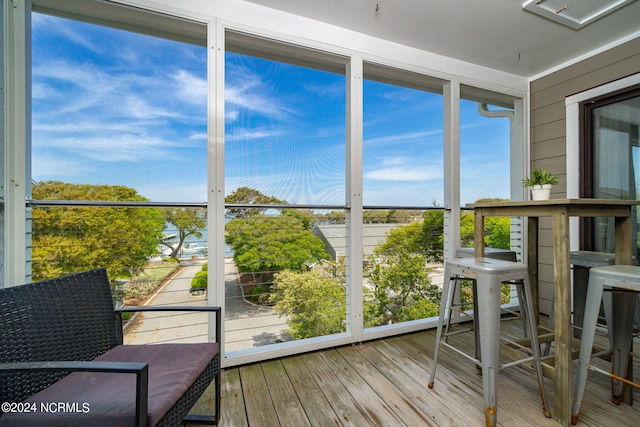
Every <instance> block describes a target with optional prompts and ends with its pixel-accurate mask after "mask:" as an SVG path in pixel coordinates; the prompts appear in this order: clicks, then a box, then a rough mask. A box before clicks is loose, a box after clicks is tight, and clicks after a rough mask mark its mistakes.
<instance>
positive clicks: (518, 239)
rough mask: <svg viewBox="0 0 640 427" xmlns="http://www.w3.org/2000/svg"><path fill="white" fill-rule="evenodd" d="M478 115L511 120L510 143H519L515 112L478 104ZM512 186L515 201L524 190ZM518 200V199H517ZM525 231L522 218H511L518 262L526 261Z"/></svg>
mask: <svg viewBox="0 0 640 427" xmlns="http://www.w3.org/2000/svg"><path fill="white" fill-rule="evenodd" d="M477 107H478V113H479V114H480V115H481V116H483V117H488V118H507V119H509V138H510V141H511V142H513V141H517V140H518V136H519V133H518V132H520V127H519V126H517V123H515V111H514V110H489V108H488V104H483V103H481V102H478V103H477ZM510 157H511V170H512V171H513V170H514V159H513V155H512V156H510ZM513 181H514V180H512V183H511V185H510V194H511V198H512V200H513V195H514V194H516V191H518V190H519V191H522V188H521V187H520V186H519V185H518V184H519V181H518V182H517V183H514V182H513ZM516 200H517V199H516ZM523 230H524V223H523V220H522V218H521V217H517V218H511V233H510V234H511V237H510V239H509V240H510V246H511V250H514V251H515V252H516V255H517V257H518V261H522V260H523V259H524V247H525V243H526V242H525V241H524V239H523V235H524V233H523Z"/></svg>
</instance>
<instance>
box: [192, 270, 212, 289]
mask: <svg viewBox="0 0 640 427" xmlns="http://www.w3.org/2000/svg"><path fill="white" fill-rule="evenodd" d="M207 277H208V274H207V272H206V271H198V272H197V273H196V274H195V276H193V279H191V289H207Z"/></svg>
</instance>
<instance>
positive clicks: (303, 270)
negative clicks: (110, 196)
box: [27, 201, 472, 351]
mask: <svg viewBox="0 0 640 427" xmlns="http://www.w3.org/2000/svg"><path fill="white" fill-rule="evenodd" d="M29 207H30V212H31V215H30V216H29V218H28V221H29V227H28V229H29V230H30V231H29V235H28V241H29V242H30V243H29V245H28V248H27V250H28V252H29V254H31V256H30V257H28V263H29V266H30V268H29V271H30V274H31V276H32V279H33V280H40V279H44V278H49V277H53V276H59V275H63V274H67V273H71V272H74V271H81V270H86V269H89V268H94V267H107V269H108V271H109V275H110V278H111V279H112V280H113V282H114V295H115V296H116V299H117V301H115V303H116V304H129V305H131V304H181V305H185V304H186V305H192V304H206V292H207V289H206V283H207V279H206V276H207V275H208V271H207V268H206V266H207V264H206V262H207V259H208V242H207V233H206V228H205V226H206V205H204V204H199V203H176V204H174V203H171V204H167V203H151V202H94V201H80V202H76V201H31V202H30V203H29ZM226 207H227V208H228V211H227V212H228V213H230V212H233V213H234V214H235V215H236V216H235V217H228V218H227V229H226V233H225V234H226V239H227V247H226V254H225V255H226V256H225V263H224V265H225V272H224V278H225V283H224V286H225V306H226V319H225V344H226V350H227V351H234V350H246V349H250V348H254V347H260V346H264V345H269V344H278V343H280V342H284V341H290V340H295V339H305V338H311V337H319V336H324V335H331V334H335V333H341V332H345V331H346V330H347V321H348V319H347V315H346V313H347V304H348V297H347V296H348V294H349V292H350V287H351V286H354V285H355V286H362V289H363V294H364V296H363V298H364V301H363V305H364V307H365V308H364V310H365V312H364V313H363V317H364V319H365V327H366V328H376V327H378V326H383V325H388V324H391V323H402V322H405V321H410V320H416V319H419V318H423V317H424V316H433V315H435V314H434V313H437V308H438V304H439V298H440V296H439V289H440V286H441V283H442V280H443V278H442V268H441V263H442V257H443V254H442V245H443V240H444V235H443V224H442V218H443V210H442V209H441V208H436V207H429V208H424V207H420V208H415V207H413V208H409V207H405V208H397V207H376V209H367V210H365V211H364V212H363V218H364V223H363V224H362V225H361V227H362V236H363V237H362V239H363V241H362V242H360V250H361V251H362V259H363V265H362V266H358V267H354V268H361V277H362V283H358V284H354V283H351V282H349V281H348V280H347V276H348V273H347V271H346V268H347V267H346V265H347V257H348V256H349V253H350V250H349V247H348V246H347V240H348V239H347V225H346V218H347V216H348V213H349V212H348V208H346V207H345V206H321V208H322V209H319V207H318V206H317V205H253V204H228V205H227V206H226ZM163 210H164V211H163ZM166 210H174V211H179V212H183V213H184V212H186V213H190V215H192V216H193V221H197V220H198V218H199V219H200V220H202V221H203V222H201V223H199V224H200V225H203V226H202V227H200V228H198V232H199V233H201V236H200V237H197V236H195V235H191V236H190V237H189V238H188V239H187V240H186V242H187V243H188V247H186V246H183V248H182V250H180V251H174V252H173V253H170V252H171V247H170V246H171V243H173V244H176V243H177V241H176V240H175V238H174V239H173V240H171V239H169V236H168V234H176V235H177V236H179V234H180V231H181V230H180V226H179V227H170V226H171V223H170V219H168V218H167V216H168V213H167V211H166ZM198 215H199V216H198ZM467 215H469V214H467ZM187 217H188V215H187ZM174 220H175V222H176V223H180V222H179V221H178V220H176V219H175V218H174ZM429 221H431V222H429ZM180 224H182V226H184V224H185V223H184V222H182V223H180ZM171 228H172V229H173V230H171ZM182 231H184V230H182ZM471 233H472V231H471ZM402 239H405V240H406V242H405V243H406V244H404V243H403V240H402ZM163 241H164V243H165V244H163V243H162V242H163ZM409 243H410V244H409ZM166 244H168V245H166ZM385 245H386V246H385ZM394 245H399V246H397V247H394ZM163 248H164V249H165V251H164V253H163V251H162V249H163ZM278 251H280V252H278ZM400 252H401V253H400ZM176 258H177V259H176ZM402 263H406V264H402ZM203 277H205V278H204V279H203ZM203 283H204V285H203ZM189 319H190V320H189ZM151 322H156V324H152V323H151ZM206 324H207V319H206V316H200V317H197V316H193V317H191V318H189V317H188V316H186V315H176V314H171V315H170V316H169V317H168V318H164V319H156V318H154V316H151V315H148V314H145V318H135V319H131V322H130V326H129V329H128V334H127V340H129V341H130V342H145V341H147V340H151V339H152V338H155V339H156V340H157V339H158V337H160V339H159V340H160V341H174V340H182V339H195V340H205V339H206V336H207V332H206Z"/></svg>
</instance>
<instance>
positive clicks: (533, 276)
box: [527, 216, 540, 325]
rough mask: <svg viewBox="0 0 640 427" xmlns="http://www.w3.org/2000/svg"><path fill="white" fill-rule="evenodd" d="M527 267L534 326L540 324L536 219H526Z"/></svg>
mask: <svg viewBox="0 0 640 427" xmlns="http://www.w3.org/2000/svg"><path fill="white" fill-rule="evenodd" d="M527 265H528V266H529V280H530V283H531V299H532V303H533V313H534V316H535V319H536V325H539V324H540V299H539V295H540V293H539V292H540V291H539V289H538V217H535V216H534V217H529V218H528V219H527Z"/></svg>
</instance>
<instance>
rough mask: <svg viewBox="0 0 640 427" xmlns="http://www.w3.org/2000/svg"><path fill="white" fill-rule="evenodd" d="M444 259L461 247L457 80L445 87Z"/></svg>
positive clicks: (458, 93)
mask: <svg viewBox="0 0 640 427" xmlns="http://www.w3.org/2000/svg"><path fill="white" fill-rule="evenodd" d="M444 117H445V122H444V171H443V172H444V175H443V176H444V209H445V210H444V248H443V249H444V259H448V258H453V257H454V256H455V253H456V248H458V247H459V246H460V82H458V81H457V80H455V79H454V80H452V81H451V82H450V83H448V84H446V85H445V86H444Z"/></svg>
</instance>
